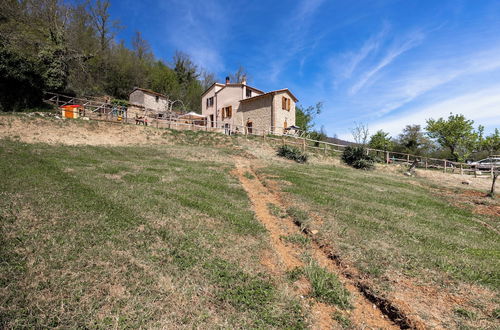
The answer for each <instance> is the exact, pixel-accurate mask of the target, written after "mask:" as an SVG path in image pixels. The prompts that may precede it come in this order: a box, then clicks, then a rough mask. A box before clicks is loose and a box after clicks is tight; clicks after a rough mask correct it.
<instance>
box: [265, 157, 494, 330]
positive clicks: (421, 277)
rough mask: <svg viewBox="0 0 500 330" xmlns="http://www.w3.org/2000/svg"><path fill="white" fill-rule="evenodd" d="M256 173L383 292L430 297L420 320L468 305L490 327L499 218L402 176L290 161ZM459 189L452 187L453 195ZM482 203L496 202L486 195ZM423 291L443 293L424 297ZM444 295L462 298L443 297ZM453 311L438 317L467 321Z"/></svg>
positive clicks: (410, 300)
mask: <svg viewBox="0 0 500 330" xmlns="http://www.w3.org/2000/svg"><path fill="white" fill-rule="evenodd" d="M259 173H260V176H262V177H263V178H264V179H265V178H266V177H267V178H272V180H270V181H269V185H270V187H274V189H275V190H276V191H277V192H278V193H281V194H283V193H284V196H286V197H283V199H284V200H286V205H287V207H288V213H289V214H291V215H292V216H293V215H294V213H297V212H299V214H300V216H299V218H300V219H299V221H300V222H301V223H303V225H304V226H307V228H308V229H309V231H317V232H318V233H317V234H316V235H315V237H316V239H317V241H318V242H320V243H321V244H326V245H327V246H329V248H330V249H331V251H332V253H334V254H335V255H336V256H338V257H340V258H341V260H342V261H343V262H346V263H348V264H350V265H351V266H353V267H354V268H355V269H356V271H357V272H359V273H360V276H361V277H362V278H365V279H368V280H369V281H370V285H371V287H372V288H374V289H375V290H378V291H379V293H380V294H382V295H385V296H388V297H390V298H391V297H392V298H398V299H404V300H405V302H406V303H407V304H410V305H411V304H418V303H422V302H424V301H427V304H429V302H432V303H431V304H430V306H429V305H427V306H426V309H427V310H425V309H423V310H421V311H420V313H421V317H422V318H423V319H428V320H432V318H433V317H435V316H433V315H432V314H433V313H434V312H435V309H439V308H441V307H442V308H443V309H448V311H460V310H462V309H463V303H464V302H467V304H468V305H469V307H470V310H467V311H468V312H470V313H471V315H472V314H473V315H474V319H475V321H478V320H480V319H481V320H482V323H481V324H483V325H485V326H487V327H489V326H492V325H493V324H495V323H497V319H498V313H499V311H500V310H499V309H498V296H497V294H498V292H499V289H500V272H499V269H500V240H499V235H498V230H499V227H500V222H499V220H500V219H499V218H498V217H495V216H487V215H480V214H475V213H473V212H472V210H471V209H470V208H465V207H464V208H461V207H457V206H454V205H452V204H451V203H450V201H449V200H447V199H446V198H445V197H444V196H440V195H439V193H438V191H436V190H435V189H432V187H434V188H435V187H436V186H435V185H434V184H429V183H427V182H425V181H423V180H419V179H413V178H407V177H404V176H397V175H393V176H388V175H387V173H377V172H366V171H359V170H353V169H351V168H346V167H332V166H325V165H306V166H303V165H299V164H293V163H291V164H287V165H283V164H278V165H272V166H268V167H265V168H261V169H260V171H259ZM461 193H462V191H461V190H456V191H455V195H456V196H459V195H460V194H461ZM483 195H484V194H483ZM483 203H484V204H487V203H492V204H495V205H498V201H495V200H488V199H487V198H484V201H483ZM419 287H420V288H421V290H419V289H418V288H419ZM426 288H432V290H435V291H436V292H437V291H439V290H442V291H441V293H440V294H436V295H435V296H432V295H430V296H429V294H428V293H429V292H427V293H425V292H423V291H425V289H426ZM448 292H453V293H455V294H457V295H458V296H461V298H462V301H461V302H460V301H459V300H456V301H453V299H451V300H450V301H448V300H446V299H445V298H444V296H445V295H446V294H447V293H448ZM439 304H442V306H441V307H439ZM431 306H432V307H431ZM469 307H468V308H469ZM458 314H459V315H458V316H457V315H451V316H450V315H448V317H450V319H447V320H441V322H443V321H445V322H457V323H456V324H457V325H466V324H467V322H468V320H467V319H468V318H467V317H465V319H464V320H462V319H461V315H460V313H459V312H458ZM453 316H455V317H453ZM436 322H438V321H437V320H436ZM476 325H479V323H476Z"/></svg>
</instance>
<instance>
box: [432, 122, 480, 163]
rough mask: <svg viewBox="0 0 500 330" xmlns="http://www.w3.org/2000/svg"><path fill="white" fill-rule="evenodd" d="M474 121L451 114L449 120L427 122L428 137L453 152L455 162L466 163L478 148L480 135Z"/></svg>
mask: <svg viewBox="0 0 500 330" xmlns="http://www.w3.org/2000/svg"><path fill="white" fill-rule="evenodd" d="M473 124H474V121H472V120H468V119H466V118H465V117H464V116H463V115H453V114H450V116H449V117H448V119H443V118H439V119H438V120H434V119H428V120H427V127H426V130H427V135H428V136H429V137H430V138H432V139H435V140H436V142H437V143H438V144H440V145H441V146H442V147H443V148H447V149H449V150H450V152H451V157H452V159H453V160H454V161H464V160H465V159H467V157H469V155H470V154H471V153H472V152H473V151H474V150H475V149H476V148H477V145H478V141H479V135H478V133H477V132H475V131H474V127H473Z"/></svg>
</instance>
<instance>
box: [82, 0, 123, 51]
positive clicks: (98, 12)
mask: <svg viewBox="0 0 500 330" xmlns="http://www.w3.org/2000/svg"><path fill="white" fill-rule="evenodd" d="M110 5H111V3H110V1H109V0H97V1H95V3H92V2H90V1H89V12H90V14H91V15H92V19H93V21H94V25H95V28H96V30H97V33H98V35H99V41H100V46H101V51H105V50H106V49H107V48H108V45H109V41H110V40H111V39H112V38H113V30H114V29H116V28H117V27H118V23H117V22H116V21H112V20H111V19H110V14H109V6H110Z"/></svg>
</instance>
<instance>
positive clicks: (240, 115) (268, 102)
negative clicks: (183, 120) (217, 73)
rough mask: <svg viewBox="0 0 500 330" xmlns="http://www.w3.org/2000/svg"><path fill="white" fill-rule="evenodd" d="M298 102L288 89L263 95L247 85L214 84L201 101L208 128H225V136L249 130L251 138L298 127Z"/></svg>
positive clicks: (227, 82) (263, 93)
mask: <svg viewBox="0 0 500 330" xmlns="http://www.w3.org/2000/svg"><path fill="white" fill-rule="evenodd" d="M297 101H298V100H297V98H296V97H295V96H294V95H293V94H292V92H290V91H289V90H288V89H286V88H285V89H280V90H275V91H271V92H267V93H266V92H263V91H261V90H259V89H257V88H254V87H251V86H248V85H247V84H246V81H243V82H241V83H230V81H229V77H227V78H226V83H225V84H220V83H214V84H213V85H212V86H210V87H209V88H208V89H207V90H206V91H205V92H204V93H203V94H202V97H201V109H202V115H204V116H205V117H206V120H207V125H208V126H209V127H219V128H223V129H224V130H225V131H226V133H230V132H237V133H238V132H239V133H243V130H246V131H247V132H248V133H250V134H252V133H253V134H260V133H261V132H264V131H265V132H269V133H275V134H282V133H284V131H285V128H287V127H290V126H295V103H296V102H297Z"/></svg>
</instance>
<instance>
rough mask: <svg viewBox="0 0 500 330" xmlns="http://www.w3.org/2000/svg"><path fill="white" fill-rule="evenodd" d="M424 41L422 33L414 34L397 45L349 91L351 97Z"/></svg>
mask: <svg viewBox="0 0 500 330" xmlns="http://www.w3.org/2000/svg"><path fill="white" fill-rule="evenodd" d="M423 39H424V35H423V34H422V33H420V32H417V33H413V34H412V35H410V36H409V37H408V38H406V39H405V40H404V41H403V42H401V43H395V44H393V46H392V47H390V48H389V50H388V51H387V53H386V54H385V56H384V57H383V58H382V59H381V60H380V61H379V62H378V63H377V64H375V66H373V67H372V68H370V69H369V70H367V71H366V72H365V73H364V74H362V75H361V79H359V80H358V81H357V82H356V83H355V84H354V85H353V86H352V87H351V89H350V90H349V94H350V95H354V94H356V93H357V92H358V91H359V90H360V89H362V88H363V87H364V86H365V85H366V84H367V83H368V82H369V81H370V79H372V78H373V77H374V76H375V75H376V74H377V73H378V72H379V71H380V70H382V69H383V68H385V67H386V66H388V65H389V64H391V63H392V62H393V61H394V60H395V59H396V58H397V57H399V56H400V55H401V54H403V53H405V52H407V51H408V50H410V49H412V48H413V47H415V46H417V45H418V44H420V42H421V41H422V40H423Z"/></svg>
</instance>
